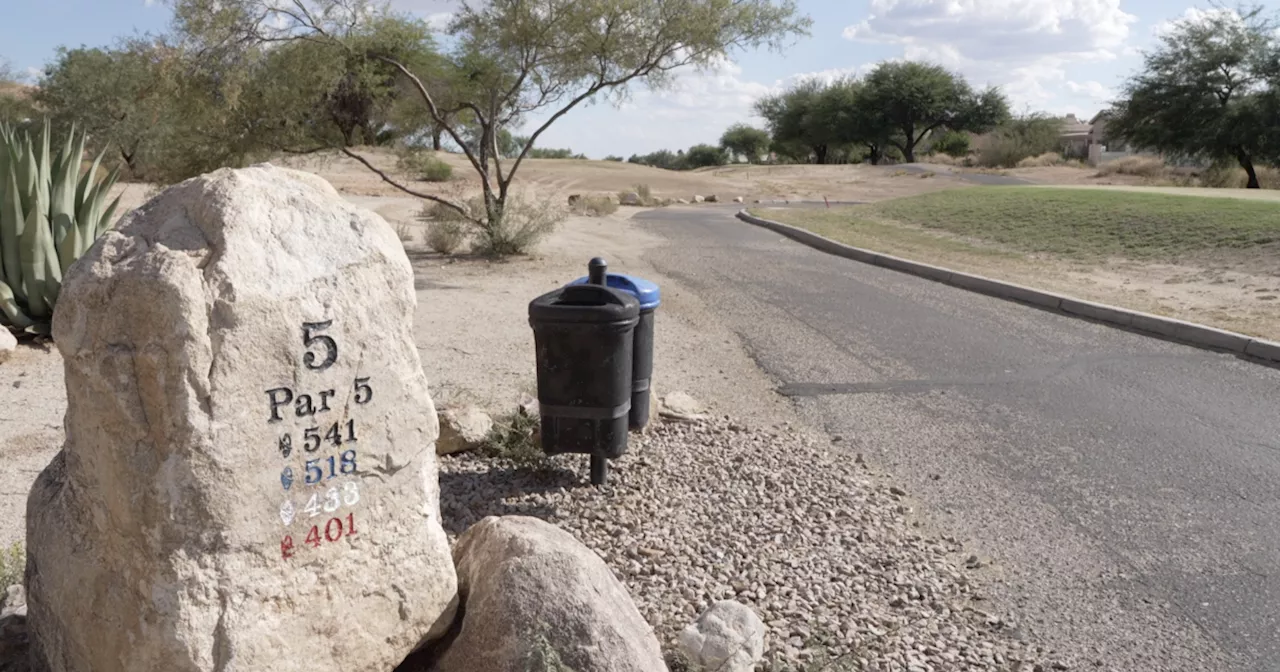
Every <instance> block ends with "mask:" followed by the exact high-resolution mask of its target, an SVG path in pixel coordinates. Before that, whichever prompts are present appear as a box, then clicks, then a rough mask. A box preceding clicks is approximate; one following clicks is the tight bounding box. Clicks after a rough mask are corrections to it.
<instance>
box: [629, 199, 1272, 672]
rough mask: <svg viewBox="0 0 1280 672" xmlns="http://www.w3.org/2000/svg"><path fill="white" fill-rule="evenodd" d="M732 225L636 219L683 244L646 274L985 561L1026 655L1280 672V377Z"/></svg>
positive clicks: (728, 221) (711, 215)
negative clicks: (714, 315)
mask: <svg viewBox="0 0 1280 672" xmlns="http://www.w3.org/2000/svg"><path fill="white" fill-rule="evenodd" d="M732 213H733V210H732V209H730V208H710V207H708V208H699V209H692V208H666V209H661V210H654V211H651V212H648V213H644V214H642V215H640V216H638V217H637V221H638V222H639V223H640V225H641V226H643V227H645V228H646V229H647V230H650V231H653V232H656V233H658V234H660V235H662V236H664V237H666V238H668V239H669V240H670V242H671V244H670V246H668V247H665V248H661V249H657V250H655V251H652V252H650V253H649V254H648V257H649V260H650V261H651V262H652V263H653V264H655V265H656V266H657V267H658V268H659V270H661V271H662V272H664V273H669V274H672V275H674V276H676V277H677V278H678V279H680V280H681V281H682V282H684V283H687V285H688V286H689V287H691V288H692V289H693V290H695V291H697V292H699V294H700V295H701V296H702V298H703V300H705V301H706V302H707V304H708V305H714V306H719V308H720V309H721V311H722V314H723V317H724V319H725V321H726V322H727V323H728V324H729V326H730V327H731V328H733V329H734V330H735V331H736V332H737V333H738V334H739V335H740V337H741V339H742V340H743V342H744V344H745V345H746V347H747V348H748V349H749V351H750V352H752V353H753V355H754V356H755V357H756V359H757V361H758V362H759V364H760V366H761V367H763V369H764V370H765V371H766V372H768V373H769V374H770V375H771V376H773V377H775V378H776V379H777V383H778V386H779V390H780V391H781V392H782V393H784V394H787V395H791V396H793V397H794V398H795V400H796V402H797V404H798V406H799V407H800V410H801V412H802V413H803V414H804V415H806V416H807V417H808V418H809V419H810V420H812V421H814V422H816V423H819V425H820V426H825V427H826V428H827V429H828V431H830V432H831V433H833V434H838V435H841V436H843V437H844V439H845V442H844V445H846V446H848V450H849V451H850V453H851V456H852V453H855V452H859V453H864V454H865V455H866V457H867V459H868V461H869V462H870V463H871V464H873V465H880V466H881V467H882V468H883V469H885V470H887V471H888V472H889V473H891V474H892V475H893V476H894V477H895V478H896V479H897V480H898V482H899V483H901V484H902V485H903V486H904V487H905V488H906V489H907V490H908V491H909V492H910V493H911V495H912V496H914V497H916V498H917V499H918V500H919V501H920V503H921V504H922V509H923V511H924V513H925V515H926V516H927V517H929V518H930V519H932V521H933V522H934V523H936V524H937V526H938V527H939V528H941V529H942V530H944V531H946V532H948V533H952V534H957V535H958V536H962V537H963V538H965V539H968V540H971V541H972V543H973V547H974V548H975V549H976V550H975V552H977V553H978V554H979V555H981V556H983V557H987V558H989V559H990V561H991V563H992V565H991V567H990V568H989V569H988V570H986V571H987V573H988V580H989V581H990V582H991V585H992V586H993V595H992V598H993V604H994V605H996V607H997V608H998V607H1000V606H1006V607H1008V608H1011V609H1013V610H1014V615H1015V622H1016V623H1017V628H1015V635H1017V634H1019V633H1021V634H1032V635H1034V636H1036V637H1037V638H1040V639H1041V640H1046V641H1048V642H1050V643H1051V644H1052V646H1053V647H1054V648H1056V649H1057V650H1059V651H1063V652H1065V653H1068V654H1071V655H1073V656H1077V657H1078V658H1079V659H1080V660H1082V661H1085V663H1086V667H1085V668H1084V669H1110V670H1124V671H1126V672H1128V671H1137V670H1142V671H1144V672H1150V671H1155V670H1177V671H1184V670H1185V671H1192V670H1206V671H1213V672H1221V671H1225V670H1280V632H1278V628H1280V496H1278V494H1280V370H1277V369H1273V368H1267V367H1264V366H1260V365H1258V364H1253V363H1249V362H1245V361H1242V360H1240V359H1237V358H1235V357H1233V356H1231V355H1225V354H1218V353H1213V352H1206V351H1203V350H1197V349H1193V348H1190V347H1186V346H1181V345H1177V344H1174V343H1169V342H1165V341H1161V340H1156V339H1152V338H1148V337H1144V336H1140V335H1137V334H1133V333H1128V332H1125V331H1121V330H1117V329H1113V328H1109V327H1105V326H1102V325H1098V324H1093V323H1090V322H1085V321H1081V320H1076V319H1072V318H1068V317H1065V316H1061V315H1057V314H1053V313H1049V312H1045V311H1041V310H1037V309H1034V308H1030V307H1026V306H1022V305H1018V304H1014V303H1009V302H1005V301H1000V300H998V299H993V298H989V297H985V296H980V295H977V294H971V293H968V292H965V291H962V290H959V289H955V288H952V287H948V286H944V285H941V284H937V283H933V282H929V281H927V280H923V279H919V278H915V277H911V276H907V275H903V274H900V273H895V272H893V271H889V270H885V269H880V268H875V267H871V266H866V265H862V264H859V263H857V262H852V261H848V260H845V259H840V258H837V257H833V256H830V255H826V254H823V253H821V252H817V251H814V250H811V249H809V248H807V247H804V246H801V245H800V244H798V243H795V242H792V241H790V240H788V239H785V238H783V237H782V236H780V235H777V234H774V233H771V232H769V231H767V230H764V229H761V228H758V227H755V226H751V225H748V224H744V223H741V222H739V221H737V220H735V219H733V217H732ZM660 323H661V316H659V324H660ZM659 330H661V326H659ZM659 337H661V335H660V333H659ZM659 366H660V364H659ZM658 377H659V379H660V377H661V374H660V373H658ZM1094 661H1099V662H1100V665H1099V666H1097V667H1095V664H1094Z"/></svg>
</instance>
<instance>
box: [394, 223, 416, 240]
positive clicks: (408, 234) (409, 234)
mask: <svg viewBox="0 0 1280 672" xmlns="http://www.w3.org/2000/svg"><path fill="white" fill-rule="evenodd" d="M396 235H397V236H399V237H400V242H402V243H405V244H408V243H412V242H413V239H414V236H413V229H411V228H409V225H408V224H405V223H404V222H401V223H399V224H396Z"/></svg>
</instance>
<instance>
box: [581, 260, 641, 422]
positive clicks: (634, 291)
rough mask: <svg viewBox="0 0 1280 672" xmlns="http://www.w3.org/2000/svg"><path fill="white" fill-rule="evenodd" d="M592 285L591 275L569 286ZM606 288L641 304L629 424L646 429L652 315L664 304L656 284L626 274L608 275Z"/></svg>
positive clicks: (634, 348) (632, 377)
mask: <svg viewBox="0 0 1280 672" xmlns="http://www.w3.org/2000/svg"><path fill="white" fill-rule="evenodd" d="M592 261H593V262H594V261H596V260H595V259H593V260H592ZM601 262H602V263H603V260H601ZM601 270H602V272H603V269H601ZM589 282H591V278H590V276H584V277H581V278H578V279H577V280H574V281H573V282H571V283H569V284H570V285H585V284H587V283H589ZM605 285H607V286H609V287H612V288H614V289H620V290H622V291H624V292H626V293H628V294H630V295H631V296H634V297H636V300H637V301H639V302H640V321H639V322H638V323H637V324H636V335H635V339H634V340H635V343H634V347H633V350H634V355H635V366H634V367H632V371H631V413H630V417H629V425H630V427H631V429H643V428H644V426H645V425H647V424H649V397H650V394H651V387H650V381H651V380H652V379H653V313H654V311H655V310H657V309H658V304H660V303H662V293H661V291H659V289H658V286H657V285H656V284H654V283H652V282H649V281H648V280H645V279H644V278H637V277H635V276H633V275H626V274H624V273H607V274H606V275H605Z"/></svg>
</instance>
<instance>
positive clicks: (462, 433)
mask: <svg viewBox="0 0 1280 672" xmlns="http://www.w3.org/2000/svg"><path fill="white" fill-rule="evenodd" d="M436 417H437V418H439V420H440V438H438V439H436V455H452V454H453V453H460V452H462V451H465V450H475V449H476V448H479V447H480V446H481V445H482V444H483V443H484V441H485V439H486V438H488V436H489V432H490V431H492V430H493V418H491V417H489V414H488V413H485V412H484V411H482V410H480V409H478V408H472V407H470V406H468V407H464V408H450V409H446V410H443V411H440V412H439V413H437V414H436Z"/></svg>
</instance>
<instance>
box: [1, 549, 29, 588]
mask: <svg viewBox="0 0 1280 672" xmlns="http://www.w3.org/2000/svg"><path fill="white" fill-rule="evenodd" d="M26 570H27V553H26V551H24V550H23V548H22V544H21V543H19V542H16V541H15V542H14V543H13V545H12V546H10V547H9V548H8V549H0V593H2V592H4V589H6V588H8V587H9V586H12V585H14V584H21V583H22V582H23V575H24V574H25V572H26Z"/></svg>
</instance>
